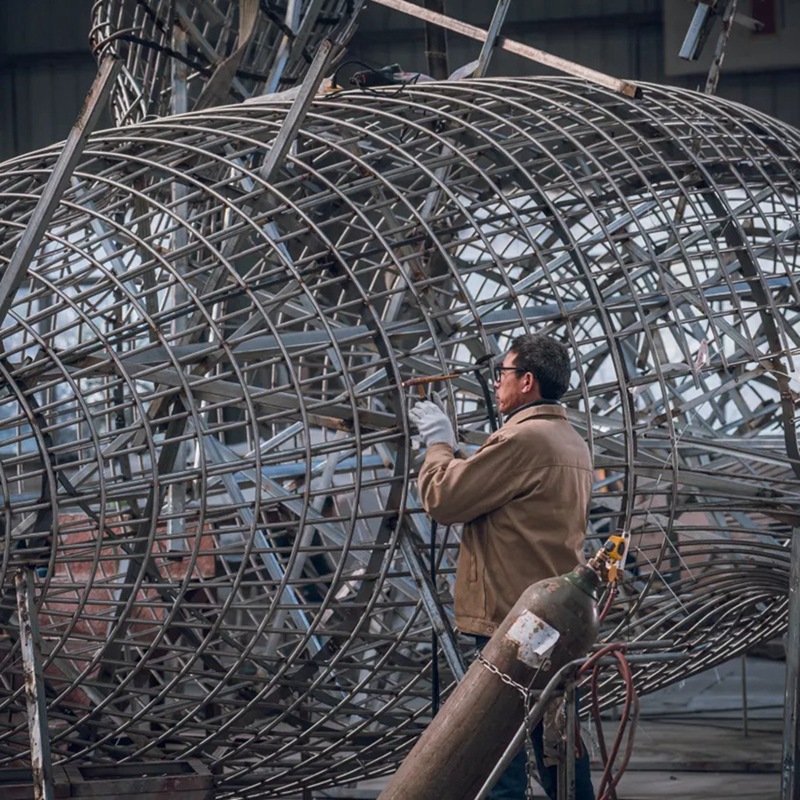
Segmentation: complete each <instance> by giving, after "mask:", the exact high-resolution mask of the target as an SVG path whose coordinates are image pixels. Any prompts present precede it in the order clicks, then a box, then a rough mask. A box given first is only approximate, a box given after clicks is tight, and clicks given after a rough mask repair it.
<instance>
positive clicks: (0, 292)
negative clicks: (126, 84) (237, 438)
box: [0, 55, 121, 323]
mask: <svg viewBox="0 0 800 800" xmlns="http://www.w3.org/2000/svg"><path fill="white" fill-rule="evenodd" d="M120 66H121V62H120V61H118V60H117V59H116V58H114V57H113V56H111V55H106V56H105V57H104V58H103V60H102V61H101V62H100V68H99V70H98V72H97V77H96V78H95V80H94V83H93V84H92V88H91V89H89V94H88V95H87V96H86V101H85V102H84V104H83V108H82V109H81V112H80V114H79V115H78V119H77V121H76V122H75V124H74V125H73V126H72V130H71V131H70V132H69V136H68V137H67V140H66V141H65V142H64V148H63V150H62V151H61V153H60V154H59V156H58V159H57V160H56V163H55V165H54V166H53V170H52V172H51V173H50V177H49V178H48V179H47V183H46V184H45V185H44V189H42V194H41V197H40V198H39V201H38V202H37V203H36V207H35V208H34V209H33V212H32V213H31V216H30V219H29V220H28V221H27V223H26V225H25V230H24V231H23V233H22V236H21V238H20V241H19V244H18V245H17V249H16V250H15V251H14V254H13V255H12V256H11V259H10V260H9V262H8V266H7V267H6V268H5V270H4V271H3V277H2V278H0V323H1V322H2V320H3V318H4V317H5V315H6V314H7V313H8V310H9V309H10V308H11V306H12V304H13V302H14V298H15V294H16V291H17V289H18V288H19V286H20V284H21V283H22V279H23V278H24V277H25V273H26V272H27V270H28V265H29V264H30V263H31V259H32V258H33V256H34V254H35V253H36V251H37V250H38V249H39V243H40V242H41V240H42V236H43V235H44V232H45V229H46V228H47V225H48V223H49V222H50V220H51V219H52V217H53V214H54V213H55V210H56V207H57V206H58V204H59V202H60V200H61V196H62V195H63V194H64V190H65V189H66V188H67V184H68V183H69V179H70V176H71V175H72V171H73V170H74V169H75V166H76V165H77V163H78V159H79V158H80V157H81V153H83V148H84V146H85V145H86V140H87V138H88V137H89V134H90V133H91V132H92V131H93V130H94V126H95V125H96V124H97V120H98V119H99V118H100V113H101V112H102V110H103V104H104V103H105V101H106V100H107V99H108V96H109V94H110V93H111V89H112V87H113V86H114V80H115V78H116V77H117V73H118V72H119V70H120Z"/></svg>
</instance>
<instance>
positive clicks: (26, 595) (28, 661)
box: [14, 567, 54, 800]
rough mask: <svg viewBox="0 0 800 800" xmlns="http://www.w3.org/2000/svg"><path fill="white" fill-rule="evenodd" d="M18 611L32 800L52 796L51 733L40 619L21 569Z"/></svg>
mask: <svg viewBox="0 0 800 800" xmlns="http://www.w3.org/2000/svg"><path fill="white" fill-rule="evenodd" d="M14 582H15V584H16V588H17V613H18V614H19V642H20V649H21V651H22V668H23V671H24V675H25V703H26V705H27V709H28V736H29V737H30V743H31V770H32V772H33V796H34V798H35V800H53V797H54V792H53V765H52V763H51V761H50V735H49V733H48V731H47V703H46V701H45V696H44V674H43V672H42V653H41V650H42V648H41V643H40V639H39V619H38V616H37V613H36V605H35V603H34V597H33V572H32V570H31V569H30V568H28V567H24V568H23V569H20V570H19V571H18V572H17V574H16V575H15V576H14Z"/></svg>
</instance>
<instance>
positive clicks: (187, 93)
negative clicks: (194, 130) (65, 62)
mask: <svg viewBox="0 0 800 800" xmlns="http://www.w3.org/2000/svg"><path fill="white" fill-rule="evenodd" d="M361 5H362V0H289V2H287V3H284V4H276V3H273V2H264V0H204V1H203V2H200V3H198V2H181V1H180V0H179V2H175V0H148V2H142V0H95V3H94V5H93V7H92V31H91V34H90V39H91V44H92V48H93V50H94V51H95V53H96V54H97V56H98V59H99V57H100V56H101V55H102V54H103V53H104V52H106V50H107V49H108V48H111V49H113V50H114V51H115V52H117V53H119V54H120V56H121V57H122V58H123V59H124V61H125V67H124V69H123V71H122V73H121V75H120V76H119V78H118V79H117V88H116V91H115V93H114V96H113V99H112V104H111V111H112V116H113V117H114V120H115V121H116V123H117V124H118V125H126V124H130V123H133V122H141V121H142V120H144V119H147V118H151V117H153V116H169V115H170V114H174V113H177V112H181V111H186V110H191V109H193V108H194V109H197V108H208V107H211V106H218V105H222V104H223V103H229V102H234V101H236V100H243V99H245V98H248V97H253V96H256V95H261V94H264V93H273V92H280V91H283V90H285V89H291V88H292V87H293V86H295V85H297V84H299V83H300V81H301V80H302V79H303V77H304V75H305V73H306V70H307V69H308V66H309V64H310V63H311V62H312V60H313V57H314V53H315V52H316V51H317V49H318V48H319V47H320V45H321V44H322V43H323V41H324V40H325V38H326V37H327V38H331V39H338V38H339V37H340V36H341V34H343V33H344V32H345V31H347V30H348V28H349V26H350V24H351V22H352V20H353V19H354V18H355V17H356V16H357V14H358V12H359V11H360V9H361ZM349 33H352V30H350V31H349ZM348 35H349V34H348Z"/></svg>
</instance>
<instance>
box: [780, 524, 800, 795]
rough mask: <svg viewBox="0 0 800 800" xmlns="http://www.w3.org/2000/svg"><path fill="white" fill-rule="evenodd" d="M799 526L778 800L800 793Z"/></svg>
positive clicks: (795, 543) (794, 543) (795, 537)
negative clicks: (799, 705) (799, 704)
mask: <svg viewBox="0 0 800 800" xmlns="http://www.w3.org/2000/svg"><path fill="white" fill-rule="evenodd" d="M798 667H800V527H797V528H794V529H793V530H792V569H791V573H790V576H789V626H788V629H787V632H786V687H785V690H784V704H783V767H782V771H781V800H795V798H796V797H797V796H798V794H800V781H799V780H798V764H800V736H798V733H797V726H798V722H800V713H798V702H800V669H799V668H798Z"/></svg>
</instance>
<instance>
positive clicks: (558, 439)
mask: <svg viewBox="0 0 800 800" xmlns="http://www.w3.org/2000/svg"><path fill="white" fill-rule="evenodd" d="M569 375H570V363H569V353H568V351H567V349H566V347H564V345H562V344H560V343H559V342H557V341H556V340H554V339H552V338H550V337H548V336H544V335H535V334H525V335H523V336H520V337H518V338H516V339H515V340H514V341H513V342H512V343H511V348H510V350H509V351H508V353H507V354H506V356H505V358H504V359H503V363H502V366H499V367H496V368H495V393H496V397H497V406H498V409H499V411H500V412H501V414H502V415H503V416H504V419H505V422H504V424H503V427H502V428H500V430H498V431H495V432H494V433H493V434H492V435H491V436H490V437H489V438H488V439H487V440H486V442H485V444H484V445H483V446H482V447H481V448H480V449H479V450H478V451H477V452H476V453H474V454H473V455H472V456H470V457H469V458H466V459H464V458H459V457H457V456H456V455H455V452H454V451H455V449H456V446H457V445H456V437H455V433H454V431H453V427H452V425H451V423H450V420H449V419H448V417H447V416H446V415H445V413H444V412H443V411H442V410H441V409H440V408H439V406H437V405H436V404H435V403H432V402H429V401H421V402H419V403H417V405H415V406H414V408H413V409H412V410H411V411H410V412H409V418H410V420H411V421H412V423H413V424H414V425H416V427H417V428H418V429H419V433H420V438H421V439H422V441H423V443H424V444H425V446H426V447H427V453H426V455H425V463H424V464H423V466H422V468H421V470H420V473H419V479H418V484H419V493H420V498H421V500H422V504H423V506H424V507H425V510H426V511H427V512H428V513H429V514H430V515H431V516H432V517H433V519H435V520H436V521H437V522H439V523H441V524H445V525H449V524H452V523H457V522H462V523H464V530H463V534H462V538H461V550H460V552H459V558H458V567H457V570H456V584H455V621H456V626H457V628H458V629H459V630H460V631H461V632H462V633H467V634H473V635H474V636H475V639H476V643H477V645H478V647H479V648H481V647H482V646H483V645H484V644H485V643H486V642H487V641H488V637H490V636H491V635H492V634H493V633H494V632H495V630H496V629H497V627H498V626H499V624H500V623H501V622H502V621H503V619H504V618H505V616H506V614H508V612H509V611H510V610H511V607H512V606H513V605H514V603H516V601H517V599H518V598H519V596H520V595H521V594H522V592H523V591H524V590H525V589H526V588H527V587H528V586H530V585H531V584H532V583H536V582H537V581H540V580H543V579H544V578H552V577H556V576H558V575H562V574H564V573H565V572H569V571H570V570H572V569H573V568H574V567H575V566H577V565H578V564H579V563H582V562H583V560H584V557H583V543H584V537H585V533H586V525H587V515H588V508H589V500H590V497H591V491H592V464H591V458H590V455H589V449H588V447H587V446H586V443H585V442H584V441H583V439H582V438H581V436H580V435H579V434H578V433H577V431H576V430H575V429H574V428H573V427H572V425H570V423H569V421H568V420H567V415H566V412H565V411H564V408H563V407H562V406H561V405H560V404H559V402H558V401H559V399H560V398H561V396H562V395H563V394H564V392H566V390H567V388H568V386H569ZM533 742H534V750H535V752H536V760H537V766H538V768H539V775H540V778H541V781H542V785H543V787H544V789H545V791H546V792H547V794H548V796H549V797H550V798H551V800H556V797H557V787H556V777H557V772H558V770H557V767H556V766H551V767H546V766H545V764H544V759H543V753H542V725H541V723H540V724H539V725H538V726H537V727H536V728H535V729H534V732H533ZM526 783H527V776H526V771H525V754H524V752H521V753H520V754H518V756H517V758H516V759H515V760H514V761H513V762H512V763H511V765H510V766H509V768H508V770H507V771H506V772H505V773H504V774H503V776H502V777H501V778H500V781H499V782H498V783H497V785H496V786H495V788H494V790H493V792H492V794H491V795H490V797H491V799H492V800H523V799H524V798H525V785H526ZM576 798H577V800H594V791H593V789H592V784H591V779H590V777H589V760H588V755H587V754H586V753H585V751H584V754H583V756H582V757H581V758H580V759H579V760H578V761H577V763H576Z"/></svg>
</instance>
